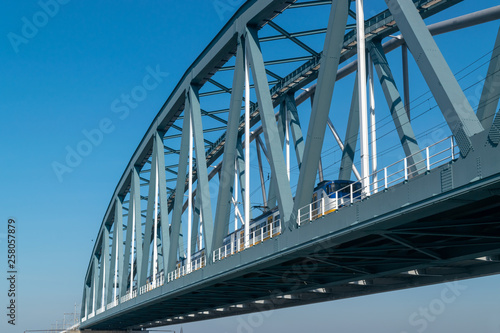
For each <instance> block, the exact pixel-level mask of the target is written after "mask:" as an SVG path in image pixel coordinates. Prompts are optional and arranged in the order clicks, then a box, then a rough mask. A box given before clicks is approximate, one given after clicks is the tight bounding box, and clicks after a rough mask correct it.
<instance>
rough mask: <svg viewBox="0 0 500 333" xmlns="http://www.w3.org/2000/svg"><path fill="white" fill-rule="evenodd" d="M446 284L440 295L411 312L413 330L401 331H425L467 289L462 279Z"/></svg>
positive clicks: (410, 319) (406, 332)
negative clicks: (461, 281) (461, 282)
mask: <svg viewBox="0 0 500 333" xmlns="http://www.w3.org/2000/svg"><path fill="white" fill-rule="evenodd" d="M445 285H446V287H445V288H443V289H442V290H441V293H440V295H439V297H436V298H434V299H433V300H431V301H430V302H429V304H428V305H427V306H424V307H422V306H421V307H419V308H418V310H417V311H415V312H413V313H412V314H410V316H409V317H408V323H409V324H410V326H412V327H413V330H411V331H402V332H401V333H410V332H418V333H423V332H425V330H426V329H427V328H428V327H429V325H430V324H431V323H433V322H435V321H436V320H437V319H438V317H439V316H440V315H442V314H443V313H444V312H445V311H446V309H447V308H448V307H449V306H450V305H451V304H452V303H454V302H455V301H456V300H457V298H458V297H460V295H462V292H463V291H464V290H467V286H466V285H463V284H460V281H454V282H448V283H446V284H445Z"/></svg>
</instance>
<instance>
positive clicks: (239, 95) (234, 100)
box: [204, 38, 245, 262]
mask: <svg viewBox="0 0 500 333" xmlns="http://www.w3.org/2000/svg"><path fill="white" fill-rule="evenodd" d="M243 43H244V41H242V40H241V38H238V45H237V50H236V61H235V68H234V76H233V86H232V90H231V101H230V105H229V115H228V120H227V132H226V144H225V146H224V156H223V158H222V167H221V172H220V184H219V193H218V197H217V208H216V211H215V223H214V226H213V240H212V243H211V244H205V248H206V249H210V251H208V250H206V251H207V252H206V255H207V260H208V261H209V262H210V261H212V251H213V250H215V249H218V248H220V247H221V246H222V241H223V239H224V237H225V236H226V235H227V234H228V230H229V215H230V212H231V205H229V202H230V201H231V198H232V197H233V192H234V188H233V183H234V163H235V158H236V154H235V150H236V144H237V139H238V125H239V120H240V115H241V104H242V101H243V87H244V84H245V51H244V49H243ZM206 229H207V228H206V227H205V228H204V232H206Z"/></svg>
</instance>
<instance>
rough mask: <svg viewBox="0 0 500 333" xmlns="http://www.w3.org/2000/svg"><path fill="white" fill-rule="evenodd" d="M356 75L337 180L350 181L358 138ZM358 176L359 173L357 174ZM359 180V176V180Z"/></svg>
mask: <svg viewBox="0 0 500 333" xmlns="http://www.w3.org/2000/svg"><path fill="white" fill-rule="evenodd" d="M358 80H359V78H358V74H357V73H356V77H355V79H354V88H353V92H352V98H351V108H350V110H349V117H348V118H347V128H346V132H345V140H344V148H343V149H342V159H341V160H340V169H339V179H341V180H350V179H351V175H352V170H353V167H354V153H355V152H356V145H357V143H358V137H359V94H358ZM358 174H359V173H358ZM358 179H361V175H359V178H358Z"/></svg>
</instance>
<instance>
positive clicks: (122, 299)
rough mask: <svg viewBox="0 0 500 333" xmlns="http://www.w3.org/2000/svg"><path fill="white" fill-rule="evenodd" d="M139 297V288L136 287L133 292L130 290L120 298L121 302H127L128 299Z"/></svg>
mask: <svg viewBox="0 0 500 333" xmlns="http://www.w3.org/2000/svg"><path fill="white" fill-rule="evenodd" d="M136 297H137V289H134V290H133V291H132V292H128V293H126V294H125V296H122V297H121V298H120V303H123V302H126V301H128V300H131V299H132V298H136Z"/></svg>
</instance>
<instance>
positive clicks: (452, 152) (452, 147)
mask: <svg viewBox="0 0 500 333" xmlns="http://www.w3.org/2000/svg"><path fill="white" fill-rule="evenodd" d="M450 139H451V160H452V161H453V159H454V158H455V145H454V144H453V136H451V137H450Z"/></svg>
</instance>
